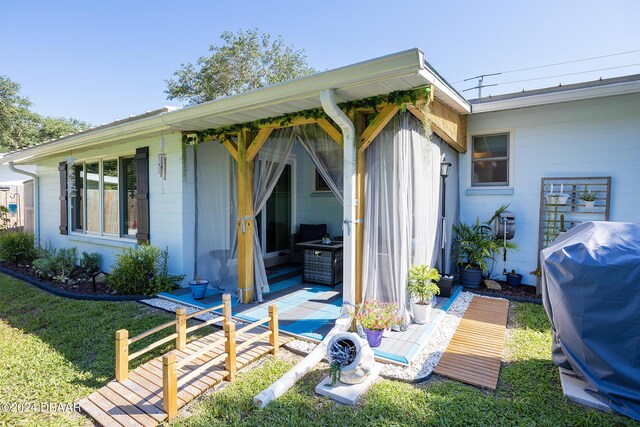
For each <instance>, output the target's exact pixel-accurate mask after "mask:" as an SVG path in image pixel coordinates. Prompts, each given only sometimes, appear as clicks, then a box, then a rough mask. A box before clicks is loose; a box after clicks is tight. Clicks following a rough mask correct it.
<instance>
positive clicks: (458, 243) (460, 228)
mask: <svg viewBox="0 0 640 427" xmlns="http://www.w3.org/2000/svg"><path fill="white" fill-rule="evenodd" d="M452 228H453V232H454V233H455V239H454V247H453V255H454V257H455V260H456V264H457V265H458V266H459V267H460V269H461V271H460V281H461V282H462V284H463V285H464V286H467V287H469V288H477V287H478V286H480V282H481V281H482V272H483V271H484V270H486V268H487V261H486V259H487V258H491V259H493V257H494V255H495V253H496V252H497V251H498V249H499V245H498V243H497V241H496V240H495V238H494V237H493V236H492V235H491V234H489V227H488V226H486V225H482V224H480V219H477V220H476V223H475V224H473V225H467V224H465V223H460V225H454V226H453V227H452Z"/></svg>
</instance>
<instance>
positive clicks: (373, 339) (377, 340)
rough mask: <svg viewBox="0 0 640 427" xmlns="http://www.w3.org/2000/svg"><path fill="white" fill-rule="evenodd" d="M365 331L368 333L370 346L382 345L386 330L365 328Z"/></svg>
mask: <svg viewBox="0 0 640 427" xmlns="http://www.w3.org/2000/svg"><path fill="white" fill-rule="evenodd" d="M364 333H365V334H367V342H368V343H369V347H372V348H373V347H380V344H381V343H382V334H384V330H379V331H374V330H371V329H367V328H365V329H364Z"/></svg>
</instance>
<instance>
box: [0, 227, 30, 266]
mask: <svg viewBox="0 0 640 427" xmlns="http://www.w3.org/2000/svg"><path fill="white" fill-rule="evenodd" d="M36 255H37V250H36V247H35V236H34V235H33V234H32V233H27V232H23V231H18V232H3V233H0V260H2V261H4V262H7V263H9V264H14V265H17V264H26V263H30V262H31V261H33V260H34V258H35V257H36Z"/></svg>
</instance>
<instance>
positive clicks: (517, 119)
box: [460, 94, 640, 284]
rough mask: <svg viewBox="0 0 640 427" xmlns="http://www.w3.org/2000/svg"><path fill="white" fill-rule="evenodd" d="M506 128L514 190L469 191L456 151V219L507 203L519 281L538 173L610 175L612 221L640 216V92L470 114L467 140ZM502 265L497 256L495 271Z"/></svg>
mask: <svg viewBox="0 0 640 427" xmlns="http://www.w3.org/2000/svg"><path fill="white" fill-rule="evenodd" d="M505 129H512V130H513V132H512V134H511V137H512V138H513V142H514V144H513V153H512V155H513V160H514V161H513V163H512V166H513V167H514V174H513V181H514V182H513V188H514V191H513V194H510V195H497V194H491V191H487V192H486V193H485V194H479V195H470V194H468V193H467V189H468V185H469V171H470V155H469V152H467V154H465V155H461V156H460V166H461V169H460V201H461V206H460V220H461V221H464V222H473V221H475V218H476V216H478V215H479V216H480V219H481V220H486V219H488V218H489V217H490V216H491V214H492V213H493V212H494V211H495V210H496V209H497V208H498V207H499V206H500V205H501V204H502V203H510V204H511V206H510V207H509V210H511V211H512V212H514V213H515V214H516V220H517V229H516V237H515V242H516V243H518V245H519V246H520V249H521V252H520V253H518V254H511V255H509V257H508V261H507V262H508V265H507V268H508V269H511V268H515V269H516V270H518V272H520V273H523V275H524V279H523V281H524V282H526V283H529V284H533V283H535V281H534V280H533V278H532V277H531V276H529V275H528V272H529V271H531V270H533V269H534V268H535V267H536V264H537V248H538V243H537V242H538V220H539V208H540V206H539V204H540V202H539V199H540V178H542V177H562V176H611V177H612V196H611V220H612V221H629V222H640V94H633V95H622V96H615V97H607V98H600V99H591V100H586V101H574V102H566V103H561V104H555V105H546V106H541V107H531V108H523V109H517V110H510V111H503V112H495V113H483V114H477V115H472V116H471V117H469V120H468V134H469V140H468V143H470V138H471V135H473V134H477V133H491V132H493V131H496V130H505ZM469 147H470V146H469ZM500 260H501V257H500ZM501 271H502V264H501V261H500V263H499V265H496V267H495V268H494V271H493V272H494V274H496V273H498V274H499V273H501Z"/></svg>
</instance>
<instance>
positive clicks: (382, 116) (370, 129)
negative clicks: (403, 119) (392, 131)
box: [359, 104, 398, 151]
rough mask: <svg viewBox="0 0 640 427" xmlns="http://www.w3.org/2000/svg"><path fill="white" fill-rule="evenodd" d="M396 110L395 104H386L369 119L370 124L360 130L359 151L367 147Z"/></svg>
mask: <svg viewBox="0 0 640 427" xmlns="http://www.w3.org/2000/svg"><path fill="white" fill-rule="evenodd" d="M397 112H398V106H397V105H395V104H387V105H386V106H385V107H383V108H382V111H380V112H379V113H378V115H377V116H376V117H375V118H374V119H373V120H372V121H371V124H369V126H367V128H366V129H365V130H364V131H363V132H362V135H361V136H360V138H359V141H360V144H359V151H364V150H366V149H367V147H368V146H369V144H371V142H372V141H373V140H374V139H375V137H376V136H378V134H379V133H380V132H381V131H382V129H384V127H385V126H386V125H387V123H389V121H390V120H391V119H392V118H393V116H395V114H396V113H397Z"/></svg>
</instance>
